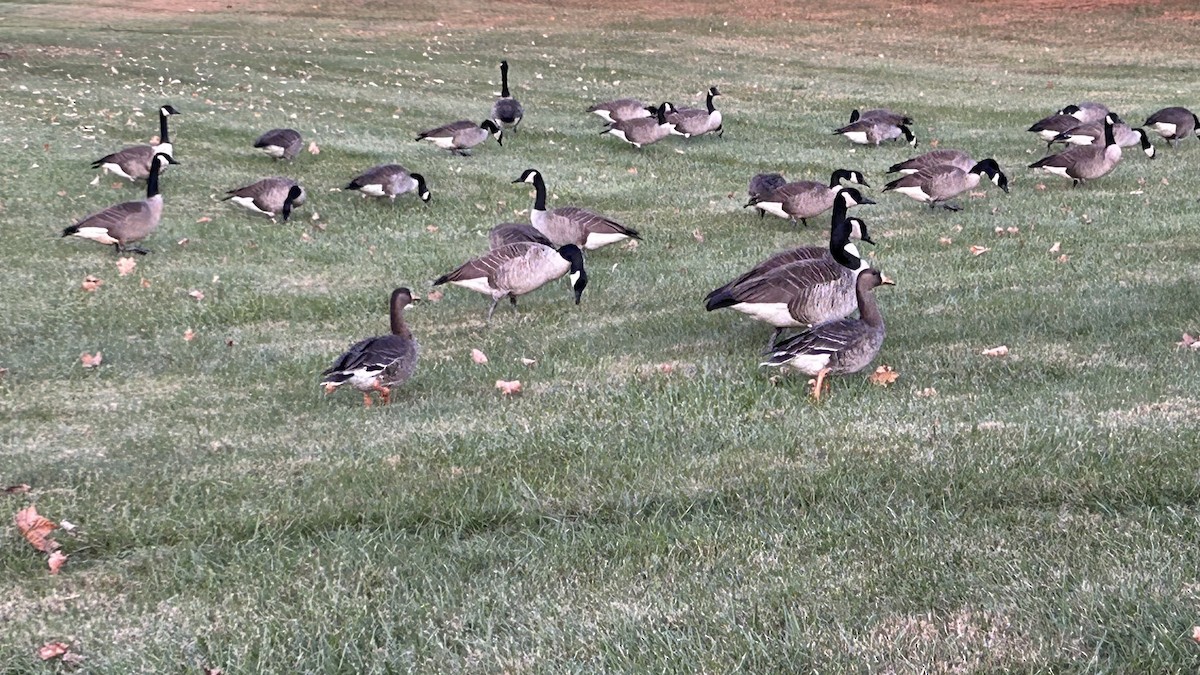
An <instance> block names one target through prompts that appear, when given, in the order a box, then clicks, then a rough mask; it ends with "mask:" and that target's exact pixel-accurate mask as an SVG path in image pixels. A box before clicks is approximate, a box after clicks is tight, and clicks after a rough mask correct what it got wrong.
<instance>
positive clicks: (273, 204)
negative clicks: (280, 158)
mask: <svg viewBox="0 0 1200 675" xmlns="http://www.w3.org/2000/svg"><path fill="white" fill-rule="evenodd" d="M225 194H227V195H229V196H228V197H225V198H224V199H222V200H221V201H227V200H232V201H233V203H234V204H237V205H238V206H241V207H242V208H245V209H249V210H250V211H253V212H255V213H261V214H263V215H264V216H266V217H268V218H270V219H271V220H275V216H276V214H282V215H283V220H284V222H287V219H288V218H290V217H291V215H292V207H294V206H300V205H302V204H304V201H305V199H306V198H307V197H308V195H307V194H305V192H304V188H302V187H300V184H299V183H297V182H296V181H294V180H292V179H291V178H284V177H283V176H274V177H272V178H264V179H262V180H260V181H258V182H257V183H251V184H250V185H247V186H245V187H240V188H235V189H233V190H229V191H227V192H226V193H225Z"/></svg>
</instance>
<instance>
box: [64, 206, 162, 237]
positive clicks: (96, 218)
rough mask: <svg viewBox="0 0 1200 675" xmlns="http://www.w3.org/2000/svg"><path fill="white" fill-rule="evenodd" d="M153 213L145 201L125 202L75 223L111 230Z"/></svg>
mask: <svg viewBox="0 0 1200 675" xmlns="http://www.w3.org/2000/svg"><path fill="white" fill-rule="evenodd" d="M152 215H153V214H152V213H151V211H150V205H149V204H147V203H146V202H144V201H137V202H123V203H121V204H117V205H115V206H110V207H108V208H107V209H104V210H103V211H100V212H98V213H93V214H92V215H90V216H88V217H86V218H84V219H83V220H81V221H79V222H78V223H75V225H76V226H77V227H79V228H84V227H98V228H103V229H106V230H109V231H111V230H113V229H115V228H119V227H123V226H125V225H126V224H127V223H129V222H130V221H132V220H136V219H138V218H147V219H148V218H150V217H151V216H152Z"/></svg>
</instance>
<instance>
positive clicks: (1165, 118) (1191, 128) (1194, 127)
mask: <svg viewBox="0 0 1200 675" xmlns="http://www.w3.org/2000/svg"><path fill="white" fill-rule="evenodd" d="M1142 126H1144V127H1150V128H1151V129H1154V131H1155V132H1157V133H1158V135H1159V136H1162V137H1163V138H1165V139H1166V140H1167V142H1168V143H1170V144H1171V146H1172V147H1174V146H1176V145H1179V141H1182V140H1183V139H1185V138H1187V137H1188V136H1191V135H1192V134H1195V135H1196V137H1197V138H1200V118H1198V117H1196V114H1195V113H1193V112H1192V111H1191V110H1188V109H1187V108H1181V107H1178V106H1174V107H1171V108H1163V109H1162V110H1159V111H1158V112H1156V113H1154V114H1153V115H1151V116H1149V117H1147V118H1146V123H1145V124H1143V125H1142Z"/></svg>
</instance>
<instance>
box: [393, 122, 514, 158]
mask: <svg viewBox="0 0 1200 675" xmlns="http://www.w3.org/2000/svg"><path fill="white" fill-rule="evenodd" d="M488 134H491V135H492V136H493V137H495V139H496V142H497V143H499V144H500V145H504V138H503V136H504V132H503V131H501V129H500V127H498V126H496V123H495V122H493V121H492V120H484V121H482V122H480V123H479V124H475V123H474V122H472V121H470V120H459V121H457V122H451V123H449V124H443V125H442V126H440V127H435V128H433V129H429V130H427V131H422V132H421V133H419V134H417V137H416V139H415V140H418V141H429V142H430V143H433V144H434V145H436V146H438V147H439V148H441V149H443V150H449V151H451V152H455V153H458V154H460V155H462V156H464V157H466V156H469V155H470V154H471V148H473V147H475V146H477V145H479V144H480V143H482V142H484V141H486V140H487V139H488Z"/></svg>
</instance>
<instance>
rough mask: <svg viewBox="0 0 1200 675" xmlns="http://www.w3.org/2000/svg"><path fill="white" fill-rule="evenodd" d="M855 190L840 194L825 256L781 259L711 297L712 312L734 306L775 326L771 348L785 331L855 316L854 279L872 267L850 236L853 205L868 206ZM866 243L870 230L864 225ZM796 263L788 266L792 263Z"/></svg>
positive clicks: (787, 254)
mask: <svg viewBox="0 0 1200 675" xmlns="http://www.w3.org/2000/svg"><path fill="white" fill-rule="evenodd" d="M855 192H858V190H856V189H854V188H846V189H844V190H842V191H841V192H839V193H838V195H837V199H836V200H835V203H834V207H833V218H832V220H831V222H830V228H829V246H828V247H827V248H826V249H824V250H822V251H821V253H820V254H817V252H816V251H814V250H812V249H809V248H807V247H806V248H804V249H802V250H799V249H793V250H791V251H784V252H782V253H779V254H776V255H774V256H772V257H770V258H768V259H767V260H765V261H763V262H762V263H760V264H759V265H758V266H756V267H755V268H754V269H753V270H751V271H750V272H749V273H747V274H744V275H742V276H741V277H739V278H738V279H735V280H734V281H732V282H730V283H728V284H726V285H724V286H722V287H721V288H718V289H716V290H715V291H713V292H712V293H709V294H708V297H707V298H705V304H704V308H705V310H707V311H710V312H711V311H713V310H715V309H722V308H725V307H729V308H731V309H733V310H736V311H738V312H741V313H743V314H746V315H748V316H750V317H751V318H753V319H756V320H758V321H762V322H764V323H768V324H770V325H772V326H774V327H775V332H774V333H772V334H771V342H770V344H772V345H773V344H775V340H776V339H778V338H779V335H780V333H782V332H783V330H784V329H785V328H795V327H798V326H808V325H811V324H815V323H821V322H824V321H831V320H833V319H840V318H842V317H844V316H846V315H848V314H849V313H850V312H853V311H854V307H855V296H854V279H855V277H856V276H857V275H858V273H859V272H861V271H862V270H864V269H867V263H866V261H865V260H863V259H862V257H861V256H860V255H859V253H858V247H856V246H855V245H854V244H853V243H852V242H851V241H850V237H851V235H852V234H853V227H854V224H852V222H851V219H850V218H847V217H846V213H847V209H849V208H850V206H851V205H852V204H858V203H863V202H864V201H865V200H863V199H862V195H861V194H859V195H854V194H853V193H855ZM858 228H859V230H860V234H862V235H863V236H864V241H868V242H869V241H870V239H869V238H868V237H866V231H865V225H864V224H863V223H862V221H858ZM793 257H794V258H795V261H794V262H784V261H785V260H788V259H789V258H793Z"/></svg>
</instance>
